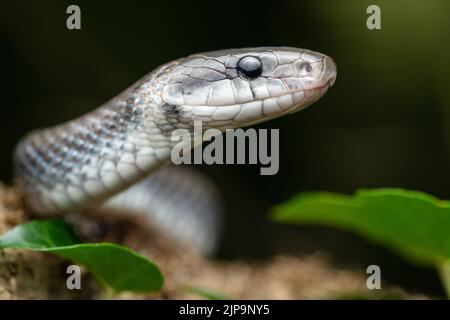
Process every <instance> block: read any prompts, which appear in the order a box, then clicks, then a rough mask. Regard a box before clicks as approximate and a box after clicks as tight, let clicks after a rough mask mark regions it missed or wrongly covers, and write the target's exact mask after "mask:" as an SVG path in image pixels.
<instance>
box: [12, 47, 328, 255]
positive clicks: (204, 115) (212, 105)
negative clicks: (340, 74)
mask: <svg viewBox="0 0 450 320" xmlns="http://www.w3.org/2000/svg"><path fill="white" fill-rule="evenodd" d="M335 78H336V67H335V64H334V62H333V61H332V59H331V58H329V57H327V56H325V55H323V54H320V53H317V52H314V51H309V50H304V49H296V48H287V47H261V48H247V49H233V50H222V51H214V52H207V53H201V54H195V55H191V56H189V57H186V58H182V59H178V60H175V61H172V62H169V63H167V64H165V65H163V66H161V67H159V68H157V69H156V70H154V71H153V72H151V73H149V74H147V75H146V76H145V77H143V78H142V79H141V80H139V81H138V82H137V83H135V84H134V85H132V86H131V87H130V88H128V89H127V90H125V91H124V92H123V93H121V94H119V95H118V96H117V97H115V98H113V99H112V100H110V101H108V102H107V103H105V104H104V105H102V106H100V107H99V108H97V109H96V110H94V111H92V112H91V113H88V114H86V115H84V116H82V117H80V118H78V119H75V120H72V121H69V122H67V123H65V124H62V125H59V126H56V127H53V128H49V129H43V130H39V131H36V132H33V133H31V134H29V135H28V136H27V137H25V138H24V139H23V140H22V141H21V142H20V143H19V144H18V146H17V149H16V153H15V161H14V163H15V177H16V181H17V183H18V185H19V186H20V188H21V189H22V190H23V192H24V194H25V199H26V202H27V204H28V205H29V207H30V208H31V209H32V210H33V211H34V212H36V213H38V214H41V215H46V214H56V213H61V212H67V211H73V210H76V209H81V208H86V207H93V206H97V205H100V204H101V203H104V201H105V200H107V199H109V198H111V197H112V196H114V195H116V194H118V193H119V192H120V191H123V190H125V189H127V188H129V187H130V186H132V185H133V184H135V183H137V182H138V181H139V180H141V179H143V178H144V177H146V176H148V175H149V174H150V173H153V172H155V174H154V175H152V178H151V179H152V180H150V183H149V182H148V181H147V182H142V183H141V185H143V184H145V185H146V189H147V190H150V191H149V192H150V193H149V195H148V196H147V199H146V201H147V204H146V205H144V207H149V206H150V207H152V208H150V209H154V210H153V211H158V210H159V211H161V210H162V209H163V207H164V206H166V214H167V215H172V216H173V217H176V218H175V219H172V220H171V221H170V222H169V223H166V229H167V230H169V231H170V230H171V229H173V228H172V227H171V224H172V225H173V221H174V220H176V221H183V215H185V216H188V218H189V219H188V220H184V222H185V224H192V225H194V227H195V225H197V227H196V228H194V227H193V228H192V229H191V231H190V233H191V237H190V238H189V237H188V236H186V237H185V240H188V241H190V240H192V239H193V238H195V237H197V238H198V237H200V234H202V233H208V231H206V230H204V231H201V230H202V229H207V228H208V225H211V224H213V222H211V221H210V222H208V223H206V222H205V221H206V220H208V219H207V217H208V214H206V213H205V211H208V210H212V207H213V204H212V203H213V202H214V200H208V201H209V202H208V201H206V198H208V197H207V196H208V195H211V194H212V192H211V188H210V186H209V185H208V182H207V181H203V182H200V183H198V184H197V183H196V184H195V185H194V184H193V183H190V182H186V181H185V180H186V179H187V180H189V179H188V178H189V174H184V177H185V178H186V179H183V174H181V176H180V177H181V178H175V176H176V175H175V176H174V175H173V174H172V171H167V169H159V168H160V167H161V165H162V164H164V163H166V162H168V160H169V158H170V154H171V146H172V143H171V134H172V133H173V131H174V130H176V129H187V130H190V131H191V132H192V131H193V126H194V121H196V120H200V121H202V125H203V129H207V128H217V129H220V130H221V131H223V130H225V129H227V128H237V127H245V126H248V125H251V124H255V123H259V122H262V121H267V120H269V119H273V118H276V117H280V116H282V115H285V114H287V113H292V112H295V111H298V110H301V109H303V108H304V107H306V106H308V105H310V104H311V103H313V102H314V101H316V100H317V99H319V98H320V97H321V96H322V95H323V94H324V93H325V92H326V91H327V89H328V87H329V86H331V85H332V84H333V83H334V81H335ZM157 169H159V170H158V171H157ZM168 178H169V179H168ZM167 179H168V180H170V181H171V182H170V183H169V184H170V185H171V186H170V187H167V186H165V187H164V186H163V185H164V182H162V181H166V180H167ZM177 179H178V180H177ZM152 181H153V182H152ZM183 181H184V182H183ZM192 181H193V180H192ZM196 181H199V180H198V179H197V180H196ZM183 183H184V184H185V185H184V187H183V186H181V188H182V189H183V194H184V196H188V194H189V193H190V192H192V193H195V192H197V198H196V200H195V201H193V202H194V203H196V204H197V207H196V208H195V209H187V207H188V206H185V205H184V206H183V204H182V203H180V201H182V199H181V200H180V199H178V200H177V201H174V199H173V197H172V196H171V193H172V192H175V190H176V189H177V188H178V187H179V186H180V184H181V185H182V184H183ZM151 186H153V187H151ZM133 188H134V191H133ZM133 188H131V189H128V191H126V193H128V194H129V196H130V195H132V194H135V195H136V194H138V193H139V191H138V190H137V187H133ZM152 188H153V190H152ZM164 188H165V190H166V194H165V198H161V195H158V190H161V189H164ZM196 188H197V189H196ZM158 197H159V198H158ZM119 198H122V200H123V201H119V200H117V199H119ZM114 199H116V200H114ZM124 199H125V197H124V196H122V195H119V196H116V197H115V198H113V200H110V201H109V203H113V202H114V201H115V202H117V203H119V202H121V203H124V202H126V201H125V200H124ZM152 201H153V202H152ZM169 202H172V204H171V205H169V207H167V205H168V203H169ZM174 202H175V203H174ZM191 202H192V201H191ZM128 204H132V205H133V204H134V205H135V207H139V205H138V200H137V198H136V197H135V200H133V201H131V202H130V201H128ZM183 207H184V208H183ZM177 208H183V210H182V212H176V211H180V209H177ZM190 208H192V205H191V206H190ZM189 210H191V212H192V214H191V215H189V214H187V213H186V212H189ZM162 211H163V210H162ZM169 212H170V213H169ZM155 214H156V213H155ZM156 216H158V217H159V218H158V219H160V220H161V221H164V220H165V219H164V215H161V214H156ZM166 220H167V219H166ZM193 220H196V221H193ZM162 224H163V225H164V222H162ZM180 228H181V229H183V226H181V227H180ZM180 228H179V229H180ZM192 230H194V231H192ZM211 232H212V233H214V231H209V233H208V234H207V235H204V236H203V238H202V239H197V240H196V242H197V245H198V246H199V247H201V246H202V243H203V246H204V248H203V249H201V250H204V251H207V250H208V248H209V246H208V245H205V244H204V243H205V242H208V239H210V238H211V237H213V236H212V235H211ZM175 233H177V234H178V235H180V234H182V232H178V231H177V232H175ZM208 237H209V238H208ZM193 242H195V241H194V240H193Z"/></svg>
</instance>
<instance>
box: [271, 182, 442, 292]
mask: <svg viewBox="0 0 450 320" xmlns="http://www.w3.org/2000/svg"><path fill="white" fill-rule="evenodd" d="M273 218H274V220H276V221H280V222H288V223H297V224H314V223H315V224H322V225H327V226H334V227H339V228H342V229H347V230H351V231H354V232H357V233H359V234H361V235H362V236H364V237H367V238H368V239H371V240H374V241H377V242H380V243H382V244H384V245H386V246H388V247H391V248H393V249H394V250H396V251H398V252H400V253H401V254H404V255H405V256H406V257H408V258H412V259H414V261H420V262H422V263H428V264H431V265H435V266H436V267H438V268H439V269H442V270H444V269H445V268H447V264H448V263H449V262H450V237H449V230H450V201H443V200H439V199H437V198H434V197H432V196H430V195H428V194H425V193H422V192H416V191H407V190H402V189H373V190H368V189H363V190H360V191H358V192H357V193H356V194H355V195H354V196H346V195H341V194H335V193H325V192H319V193H307V194H300V195H298V196H296V197H294V198H293V199H292V200H290V201H288V202H286V203H284V204H281V205H280V206H278V207H275V209H274V213H273ZM443 275H444V279H443V283H444V285H446V284H447V281H448V277H450V274H444V273H443ZM447 289H448V293H449V296H450V288H447Z"/></svg>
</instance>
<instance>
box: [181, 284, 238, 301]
mask: <svg viewBox="0 0 450 320" xmlns="http://www.w3.org/2000/svg"><path fill="white" fill-rule="evenodd" d="M186 291H188V292H191V293H195V294H197V295H199V296H200V297H203V298H205V299H208V300H230V298H228V297H227V296H225V295H224V294H222V293H220V292H217V291H215V290H211V289H205V288H199V287H194V286H187V287H186Z"/></svg>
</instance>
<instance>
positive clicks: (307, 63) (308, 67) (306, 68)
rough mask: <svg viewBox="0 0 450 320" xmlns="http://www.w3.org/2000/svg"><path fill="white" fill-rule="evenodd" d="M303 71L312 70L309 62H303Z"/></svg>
mask: <svg viewBox="0 0 450 320" xmlns="http://www.w3.org/2000/svg"><path fill="white" fill-rule="evenodd" d="M305 71H306V72H311V71H312V66H311V63H309V62H305Z"/></svg>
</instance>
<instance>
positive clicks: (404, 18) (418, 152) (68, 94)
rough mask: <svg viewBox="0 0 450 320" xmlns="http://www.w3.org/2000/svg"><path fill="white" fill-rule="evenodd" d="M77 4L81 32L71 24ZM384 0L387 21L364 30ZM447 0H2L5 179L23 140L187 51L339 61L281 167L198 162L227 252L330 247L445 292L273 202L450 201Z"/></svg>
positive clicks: (293, 120)
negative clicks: (222, 215)
mask: <svg viewBox="0 0 450 320" xmlns="http://www.w3.org/2000/svg"><path fill="white" fill-rule="evenodd" d="M70 4H77V5H79V6H80V7H81V12H82V14H81V16H82V29H81V30H79V31H70V30H68V29H67V28H66V18H67V15H66V13H65V12H66V8H67V6H68V5H70ZM370 4H378V5H379V6H380V7H381V12H382V29H381V30H374V31H370V30H368V29H367V28H366V18H367V16H368V15H367V14H366V8H367V6H368V5H370ZM449 9H450V2H448V1H446V0H440V1H439V0H433V1H407V0H403V1H400V0H397V1H363V0H355V1H339V2H338V1H332V0H321V1H318V0H314V1H313V0H311V1H299V0H290V1H257V2H244V1H216V2H214V1H177V2H174V1H145V2H144V1H131V0H127V1H114V2H112V1H71V2H68V1H2V3H1V5H0V61H1V62H0V63H1V77H0V78H1V79H0V85H1V87H0V90H1V91H0V92H1V96H0V97H1V99H0V139H1V140H0V144H1V149H0V180H1V181H4V182H5V183H11V175H12V172H11V155H12V151H13V148H14V145H15V144H16V143H17V141H18V140H19V138H20V137H21V136H23V135H24V134H25V133H26V132H28V131H30V130H31V129H34V128H38V127H46V126H49V125H53V124H57V123H60V122H62V121H65V120H68V119H71V118H73V117H75V116H78V115H81V114H83V113H85V112H86V111H88V110H91V109H93V108H94V107H96V106H98V105H99V104H101V103H103V102H105V101H106V100H108V99H109V98H111V97H113V96H114V95H116V94H118V93H119V92H120V91H122V90H123V89H124V88H126V87H128V86H129V85H130V84H132V83H133V82H135V81H136V80H137V79H139V78H140V77H141V76H142V75H144V74H145V73H147V72H149V71H151V70H152V69H153V68H155V67H157V66H159V65H161V64H163V63H165V62H168V61H169V60H172V59H176V58H180V57H183V56H186V55H188V54H191V53H195V52H201V51H209V50H216V49H222V48H232V47H236V48H239V47H249V46H262V45H264V46H272V45H273V46H276V45H282V46H293V47H303V48H308V49H313V50H317V51H320V52H323V53H326V54H328V55H330V56H331V57H333V58H334V59H335V60H336V62H337V65H338V80H337V82H336V84H335V86H334V87H333V88H331V89H330V91H329V92H328V93H327V95H326V96H325V97H324V98H323V99H321V100H320V101H319V102H317V103H316V104H315V105H314V106H313V107H311V108H308V109H307V110H305V111H302V112H301V113H298V114H295V115H292V116H289V117H284V118H281V119H278V120H275V121H271V122H269V123H265V124H262V125H260V127H261V128H279V129H280V171H279V173H278V175H276V176H270V177H269V176H260V175H259V167H258V166H239V165H234V166H200V169H201V170H203V171H205V172H206V173H207V174H208V175H209V176H210V177H212V178H213V179H214V181H215V182H216V183H217V184H218V185H219V187H220V188H221V190H222V191H223V193H224V196H225V200H226V204H227V217H228V223H227V226H226V232H225V238H224V241H223V244H222V248H221V250H220V254H219V256H220V257H222V258H227V259H234V258H243V257H245V258H257V259H259V258H264V257H268V256H270V255H271V254H275V253H282V252H290V253H298V254H307V253H311V252H315V251H317V250H322V251H326V252H328V253H329V254H330V255H331V257H332V258H333V261H335V263H336V264H340V265H346V266H352V267H359V268H364V269H365V268H366V266H367V265H369V264H378V265H380V266H381V268H382V270H383V279H384V280H386V281H388V282H390V283H391V284H396V285H400V286H402V287H404V288H407V289H410V290H413V291H419V292H423V293H428V294H431V295H435V296H443V291H442V288H441V287H440V284H439V281H438V277H437V274H436V273H435V272H434V271H433V270H431V269H426V268H422V267H418V266H413V265H410V264H407V263H406V262H405V261H403V260H402V259H401V258H399V257H398V256H397V255H395V254H394V253H392V252H390V251H388V250H386V249H384V248H381V247H378V246H375V245H373V244H369V243H367V242H366V241H365V240H363V239H362V238H360V237H358V236H356V235H353V234H349V233H346V232H342V231H338V230H334V229H328V228H319V227H289V226H284V225H283V226H280V225H274V224H273V223H270V222H268V220H267V211H268V210H269V208H270V207H271V206H273V205H275V204H277V203H279V202H281V201H283V200H286V199H288V198H289V197H291V196H293V195H294V194H296V193H297V192H300V191H310V190H329V191H336V192H343V193H353V192H354V191H355V190H356V189H358V188H361V187H404V188H409V189H416V190H422V191H425V192H429V193H431V194H433V195H436V196H438V197H442V198H447V199H448V198H450V179H449V178H450V161H449V160H450V159H449V157H450V109H449V104H450V103H449V102H450V92H449V88H450V77H449V75H450V72H449V71H450V70H449V69H450V63H449V58H450V54H449V53H450V44H449V39H450V19H449V15H450V10H449Z"/></svg>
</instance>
